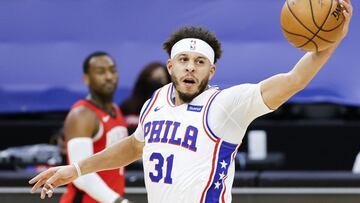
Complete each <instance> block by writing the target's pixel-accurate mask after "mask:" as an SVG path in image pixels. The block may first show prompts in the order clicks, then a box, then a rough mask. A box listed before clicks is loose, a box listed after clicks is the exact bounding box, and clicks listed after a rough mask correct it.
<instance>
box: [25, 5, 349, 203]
mask: <svg viewBox="0 0 360 203" xmlns="http://www.w3.org/2000/svg"><path fill="white" fill-rule="evenodd" d="M342 4H343V6H344V7H345V11H344V15H345V18H346V23H345V26H344V30H343V35H342V38H341V39H339V41H338V43H339V42H340V41H341V40H342V39H343V38H344V37H345V35H346V34H347V31H348V27H349V22H350V18H351V15H352V7H351V4H350V0H344V1H343V3H342ZM338 43H336V44H334V46H332V47H331V48H329V49H327V50H324V51H322V52H316V53H315V52H314V53H306V54H305V55H304V56H303V57H302V58H301V59H300V61H299V62H298V63H297V64H296V65H295V67H294V68H293V69H292V70H290V71H289V72H288V73H282V74H278V75H275V76H273V77H270V78H268V79H266V80H264V81H261V82H260V83H258V84H242V85H237V86H233V87H231V88H228V89H224V90H219V89H217V88H215V87H210V86H208V81H209V80H210V79H211V78H212V77H213V76H214V74H215V71H216V65H215V64H216V61H217V59H219V58H220V55H221V46H220V43H219V42H218V40H217V39H216V37H215V36H214V35H213V34H212V33H210V32H209V31H207V30H205V29H202V28H198V27H184V28H181V29H179V30H178V31H177V32H175V33H174V34H172V35H171V36H170V38H169V39H168V40H167V41H166V42H165V43H164V49H165V50H166V51H167V52H168V54H169V56H170V59H169V60H168V62H167V68H168V71H169V73H170V75H171V77H172V83H170V84H168V85H165V86H163V87H162V88H160V89H158V90H157V91H156V92H155V93H154V95H153V96H152V98H151V99H150V100H148V101H147V102H146V103H145V104H144V106H143V108H142V111H141V114H140V122H139V125H138V127H137V130H136V131H135V133H134V134H133V135H132V136H130V137H129V138H126V139H125V140H123V141H122V142H120V143H118V144H116V145H113V146H112V147H110V148H108V149H106V150H104V151H103V152H100V153H97V154H95V155H94V156H92V157H90V158H88V159H85V160H82V161H79V162H78V163H74V164H72V165H67V166H60V167H55V168H51V169H48V170H47V171H45V172H42V173H41V174H39V175H38V176H36V177H35V178H33V179H32V180H30V181H29V182H30V183H31V184H33V183H35V185H34V187H33V189H32V192H35V191H36V189H38V188H39V187H41V186H43V189H42V191H41V198H45V197H46V195H47V196H48V197H51V196H52V191H53V188H56V187H58V186H60V185H63V184H66V183H69V182H71V181H74V180H75V179H76V178H77V177H79V176H81V175H84V174H88V173H92V172H95V171H99V170H104V169H113V168H117V167H120V166H126V165H128V164H129V163H131V162H133V161H135V160H137V159H140V158H142V159H143V163H144V177H145V184H146V189H147V192H148V202H149V203H169V202H171V203H198V202H200V203H215V202H226V203H228V202H231V188H232V182H233V179H234V156H235V154H236V152H237V149H238V147H239V146H240V144H241V141H242V139H243V137H244V134H245V131H246V128H247V127H248V125H249V124H250V122H251V121H252V120H254V119H255V118H256V117H259V116H261V115H263V114H266V113H269V112H271V111H272V110H274V109H277V108H278V107H279V106H280V105H281V104H283V103H284V102H285V101H287V100H288V99H289V98H290V97H291V96H292V95H294V94H296V93H297V92H298V91H300V90H302V89H303V88H305V86H306V85H307V84H308V83H309V82H310V81H311V79H312V78H313V77H314V76H315V75H316V73H317V72H318V71H319V70H320V69H321V67H322V66H323V65H324V64H325V62H326V61H327V60H328V59H329V57H330V56H331V55H332V53H333V52H334V50H335V49H336V47H337V45H338Z"/></svg>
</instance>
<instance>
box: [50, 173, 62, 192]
mask: <svg viewBox="0 0 360 203" xmlns="http://www.w3.org/2000/svg"><path fill="white" fill-rule="evenodd" d="M60 179H61V174H60V173H55V174H54V175H53V176H51V177H50V178H49V179H48V180H47V181H46V184H47V185H51V186H52V187H53V188H56V187H58V186H60V185H59V184H61V183H60Z"/></svg>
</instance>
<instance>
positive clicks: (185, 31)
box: [163, 26, 222, 63]
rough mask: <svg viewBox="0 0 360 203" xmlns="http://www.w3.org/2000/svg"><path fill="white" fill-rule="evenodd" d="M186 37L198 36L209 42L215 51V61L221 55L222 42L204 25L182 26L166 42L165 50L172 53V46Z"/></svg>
mask: <svg viewBox="0 0 360 203" xmlns="http://www.w3.org/2000/svg"><path fill="white" fill-rule="evenodd" d="M185 38H197V39H201V40H203V41H205V42H207V43H208V44H209V45H210V46H211V47H212V48H213V50H214V52H215V60H214V63H216V61H217V60H218V59H220V57H221V53H222V50H221V43H220V42H219V40H218V39H217V38H216V36H215V34H214V33H212V32H210V31H209V30H207V29H205V28H203V27H195V26H188V27H181V28H180V29H178V30H177V31H176V32H174V33H172V34H171V35H170V37H169V38H168V39H167V40H166V41H165V42H164V44H163V48H164V50H165V51H166V52H167V53H168V54H169V56H170V55H171V48H172V47H173V46H174V44H175V43H176V42H178V41H180V40H182V39H185Z"/></svg>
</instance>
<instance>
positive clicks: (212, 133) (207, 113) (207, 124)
mask: <svg viewBox="0 0 360 203" xmlns="http://www.w3.org/2000/svg"><path fill="white" fill-rule="evenodd" d="M220 92H221V91H218V92H216V93H215V96H213V98H211V101H210V104H209V106H208V108H207V109H206V117H205V123H206V128H207V129H209V132H210V133H211V135H212V136H214V137H215V138H216V139H218V137H217V136H216V135H215V133H214V132H213V131H212V130H211V128H210V126H209V121H208V116H209V109H210V106H211V104H212V102H213V101H214V99H215V97H216V96H218V95H219V93H220Z"/></svg>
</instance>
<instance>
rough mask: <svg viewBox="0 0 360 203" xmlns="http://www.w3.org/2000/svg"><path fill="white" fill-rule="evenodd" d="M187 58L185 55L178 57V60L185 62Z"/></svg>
mask: <svg viewBox="0 0 360 203" xmlns="http://www.w3.org/2000/svg"><path fill="white" fill-rule="evenodd" d="M188 60H189V59H188V58H187V57H180V58H179V61H180V62H186V61H188Z"/></svg>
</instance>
